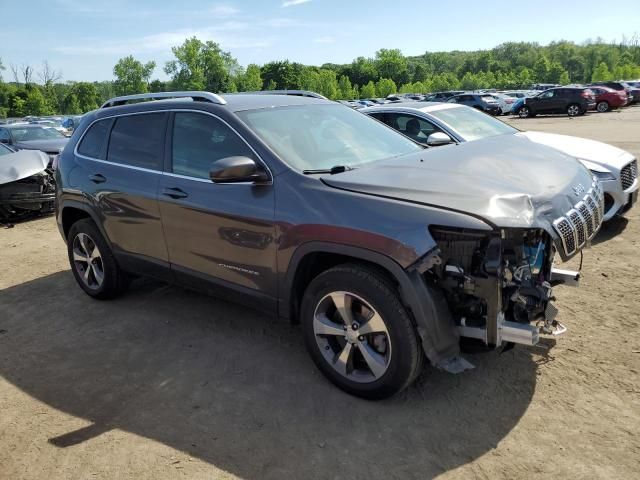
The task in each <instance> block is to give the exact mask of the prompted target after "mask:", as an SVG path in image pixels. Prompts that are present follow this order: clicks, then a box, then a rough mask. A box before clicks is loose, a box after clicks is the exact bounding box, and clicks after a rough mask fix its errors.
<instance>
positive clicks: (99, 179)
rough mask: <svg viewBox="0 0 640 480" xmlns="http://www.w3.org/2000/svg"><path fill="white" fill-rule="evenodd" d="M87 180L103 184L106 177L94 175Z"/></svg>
mask: <svg viewBox="0 0 640 480" xmlns="http://www.w3.org/2000/svg"><path fill="white" fill-rule="evenodd" d="M89 180H91V181H92V182H93V183H104V182H106V181H107V177H105V176H104V175H102V174H101V173H96V174H95V175H89Z"/></svg>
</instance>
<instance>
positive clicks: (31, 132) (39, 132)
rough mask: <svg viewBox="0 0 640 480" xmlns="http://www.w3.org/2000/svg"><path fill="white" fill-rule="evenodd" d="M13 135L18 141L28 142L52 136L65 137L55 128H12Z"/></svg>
mask: <svg viewBox="0 0 640 480" xmlns="http://www.w3.org/2000/svg"><path fill="white" fill-rule="evenodd" d="M11 136H12V137H13V140H14V141H16V142H28V141H30V140H47V139H50V138H65V136H64V135H62V134H61V133H60V132H59V131H57V130H56V129H55V128H34V127H30V128H12V129H11Z"/></svg>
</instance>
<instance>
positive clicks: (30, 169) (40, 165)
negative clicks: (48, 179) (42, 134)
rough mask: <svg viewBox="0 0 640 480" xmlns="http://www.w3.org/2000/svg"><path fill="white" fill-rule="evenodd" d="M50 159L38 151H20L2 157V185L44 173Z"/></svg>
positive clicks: (0, 173) (0, 181)
mask: <svg viewBox="0 0 640 480" xmlns="http://www.w3.org/2000/svg"><path fill="white" fill-rule="evenodd" d="M48 163H49V157H47V155H46V154H44V153H42V152H39V151H37V150H20V151H19V152H16V153H10V154H8V155H0V185H3V184H5V183H9V182H15V181H16V180H22V179H23V178H27V177H30V176H31V175H35V174H36V173H40V172H42V171H43V170H44V169H45V168H47V164H48Z"/></svg>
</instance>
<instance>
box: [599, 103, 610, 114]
mask: <svg viewBox="0 0 640 480" xmlns="http://www.w3.org/2000/svg"><path fill="white" fill-rule="evenodd" d="M597 108H598V111H599V112H600V113H604V112H606V111H607V110H609V104H608V103H607V102H600V103H598V107H597Z"/></svg>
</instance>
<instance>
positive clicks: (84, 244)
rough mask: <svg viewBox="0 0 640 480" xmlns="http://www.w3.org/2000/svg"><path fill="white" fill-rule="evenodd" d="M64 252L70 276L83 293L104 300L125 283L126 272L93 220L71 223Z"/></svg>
mask: <svg viewBox="0 0 640 480" xmlns="http://www.w3.org/2000/svg"><path fill="white" fill-rule="evenodd" d="M67 252H68V254H69V263H70V265H71V271H72V272H73V276H74V277H75V279H76V281H77V282H78V285H80V288H82V290H84V291H85V293H86V294H87V295H89V296H91V297H93V298H97V299H100V300H106V299H109V298H114V297H116V296H117V295H118V294H120V293H121V292H122V291H123V290H124V289H125V288H126V287H127V286H128V278H127V275H126V273H124V272H123V271H122V270H121V269H120V267H118V264H117V263H116V259H115V258H114V256H113V253H112V252H111V249H110V248H109V245H108V244H107V242H106V241H105V239H104V238H103V237H102V234H101V233H100V231H99V230H98V228H97V227H96V225H95V224H94V223H93V221H91V220H89V219H84V220H79V221H77V222H76V223H74V224H73V225H72V226H71V229H70V230H69V236H68V237H67Z"/></svg>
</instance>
